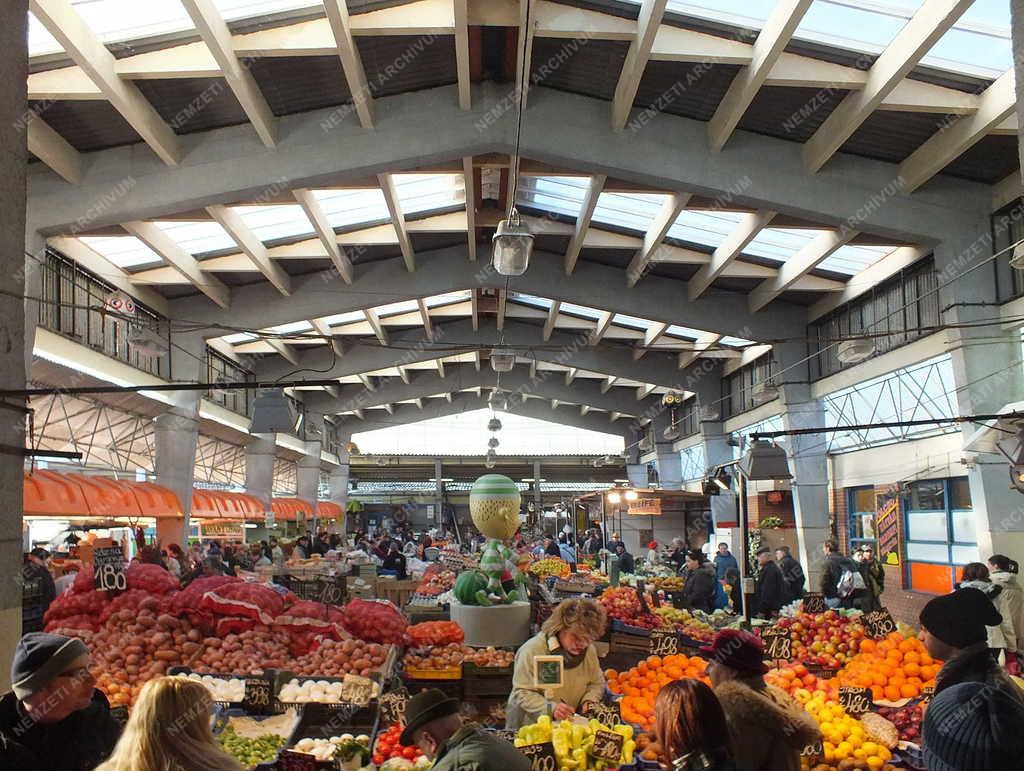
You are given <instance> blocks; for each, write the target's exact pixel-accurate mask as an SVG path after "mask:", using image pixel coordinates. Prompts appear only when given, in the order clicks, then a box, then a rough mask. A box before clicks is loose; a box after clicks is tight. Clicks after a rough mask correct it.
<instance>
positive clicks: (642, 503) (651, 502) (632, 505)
mask: <svg viewBox="0 0 1024 771" xmlns="http://www.w3.org/2000/svg"><path fill="white" fill-rule="evenodd" d="M627 513H628V514H632V515H635V516H643V517H660V516H661V498H637V499H636V500H635V501H630V502H629V509H628V510H627Z"/></svg>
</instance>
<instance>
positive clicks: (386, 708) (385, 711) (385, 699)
mask: <svg viewBox="0 0 1024 771" xmlns="http://www.w3.org/2000/svg"><path fill="white" fill-rule="evenodd" d="M408 703H409V690H408V689H407V688H399V689H398V690H397V691H391V692H390V693H385V694H383V695H381V697H380V712H381V715H382V716H383V718H384V721H385V722H386V723H402V724H403V725H404V724H405V707H406V705H407V704H408Z"/></svg>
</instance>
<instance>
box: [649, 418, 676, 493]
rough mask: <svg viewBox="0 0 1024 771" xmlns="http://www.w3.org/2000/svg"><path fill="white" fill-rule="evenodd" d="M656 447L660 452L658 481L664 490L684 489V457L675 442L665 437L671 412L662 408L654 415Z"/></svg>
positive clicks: (670, 419) (670, 420)
mask: <svg viewBox="0 0 1024 771" xmlns="http://www.w3.org/2000/svg"><path fill="white" fill-rule="evenodd" d="M653 422H654V449H655V452H657V454H658V482H659V484H661V488H662V489H663V490H682V489H683V459H682V458H681V457H680V455H679V453H678V452H676V450H675V449H674V447H673V445H674V442H673V441H672V440H669V439H665V438H663V437H664V435H665V430H666V429H667V428H668V427H669V424H670V423H671V422H672V416H671V412H670V411H669V410H668V409H664V410H661V411H660V412H659V413H658V414H657V415H655V416H654V421H653Z"/></svg>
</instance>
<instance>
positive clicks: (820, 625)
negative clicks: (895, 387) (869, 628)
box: [777, 610, 866, 669]
mask: <svg viewBox="0 0 1024 771" xmlns="http://www.w3.org/2000/svg"><path fill="white" fill-rule="evenodd" d="M777 626H778V627H780V628H782V629H789V631H790V634H791V635H792V638H793V657H794V658H795V659H798V660H800V661H804V662H810V663H813V664H820V665H821V666H823V667H828V668H829V669H839V668H840V667H842V666H843V665H844V664H846V662H847V661H849V660H850V659H852V658H853V657H854V655H856V653H857V651H858V650H859V649H860V643H861V641H862V640H863V639H864V638H865V636H866V633H865V631H864V627H863V626H862V625H861V623H860V620H859V616H853V615H846V614H843V613H839V612H838V611H835V610H829V611H826V612H824V613H817V614H813V615H812V614H810V613H803V612H802V611H801V612H799V613H797V614H796V615H794V616H792V617H785V618H780V619H779V620H778V622H777Z"/></svg>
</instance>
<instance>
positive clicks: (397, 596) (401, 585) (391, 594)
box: [377, 577, 419, 608]
mask: <svg viewBox="0 0 1024 771" xmlns="http://www.w3.org/2000/svg"><path fill="white" fill-rule="evenodd" d="M418 585H419V582H418V581H411V580H410V581H399V580H397V579H395V578H385V577H381V578H378V579H377V596H378V597H380V598H381V599H383V600H390V601H391V602H392V603H394V605H395V607H396V608H402V607H405V604H406V603H407V602H409V598H410V597H412V595H413V593H414V592H415V591H416V587H417V586H418Z"/></svg>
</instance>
